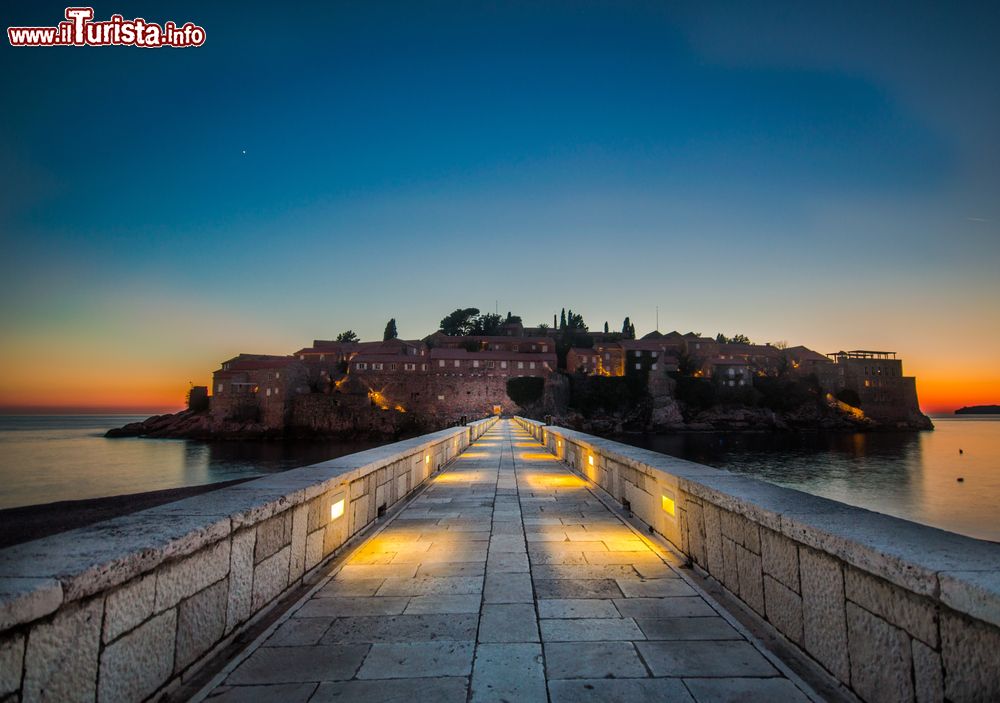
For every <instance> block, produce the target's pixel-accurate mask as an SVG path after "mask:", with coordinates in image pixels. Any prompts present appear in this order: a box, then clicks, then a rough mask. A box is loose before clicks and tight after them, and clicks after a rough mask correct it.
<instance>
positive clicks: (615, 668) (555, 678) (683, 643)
mask: <svg viewBox="0 0 1000 703" xmlns="http://www.w3.org/2000/svg"><path fill="white" fill-rule="evenodd" d="M341 563H342V565H341V566H340V568H339V570H336V571H335V573H334V574H333V576H332V577H331V578H330V580H329V581H328V582H327V583H325V584H324V585H323V586H322V587H321V588H319V590H318V591H317V592H316V593H315V594H314V595H313V596H312V597H311V598H309V599H308V600H306V602H305V603H302V604H300V605H299V606H298V607H297V608H296V609H295V610H294V612H291V613H290V614H289V617H288V618H287V619H286V620H285V621H284V622H282V623H281V624H280V625H278V626H277V627H276V628H275V629H274V631H273V632H272V633H271V635H270V636H269V637H268V638H267V639H266V640H265V641H264V642H263V643H261V644H260V645H258V646H257V647H256V648H253V649H252V650H251V651H249V652H248V653H247V656H246V658H245V659H244V660H243V661H242V662H241V663H240V664H239V665H238V666H236V667H235V668H234V669H233V670H232V671H231V672H230V673H229V674H228V675H227V676H226V677H225V679H224V680H223V681H222V682H221V684H220V685H218V686H216V687H215V688H214V689H213V690H211V691H209V692H208V693H207V695H208V700H211V701H213V702H224V701H281V703H295V702H297V701H308V702H309V703H317V702H321V701H406V702H407V703H413V702H414V701H456V702H458V701H484V702H485V701H510V702H512V703H513V702H515V701H538V702H540V703H549V702H551V703H563V702H569V701H574V702H575V701H583V702H588V701H629V700H637V701H638V700H650V701H652V700H670V701H698V702H704V701H735V700H783V701H788V702H792V703H794V702H795V701H801V700H806V698H805V696H804V694H803V693H802V692H801V691H800V690H799V689H798V688H797V687H796V684H795V683H793V682H792V681H790V680H788V679H786V678H784V677H782V675H781V674H780V672H779V671H778V670H777V669H775V668H774V667H773V666H772V665H771V663H770V662H769V661H768V660H767V658H765V657H764V656H763V654H762V653H761V652H760V651H759V650H758V649H757V645H754V644H752V643H750V642H748V641H747V640H746V639H745V638H744V637H743V635H742V634H740V632H738V631H737V630H736V629H734V628H733V627H732V626H731V625H730V624H729V622H727V620H726V619H725V618H723V617H721V616H720V613H719V612H718V611H717V610H716V607H715V606H713V605H712V604H710V603H709V602H708V601H707V600H705V598H703V597H702V596H701V595H699V594H698V592H696V591H695V590H694V589H693V588H692V587H691V586H690V585H688V583H687V582H686V581H685V580H684V579H682V578H680V575H679V574H678V573H677V571H675V569H674V566H673V565H672V563H671V561H670V559H669V557H667V555H664V554H663V553H662V552H661V551H659V550H658V548H655V547H654V546H653V545H652V544H651V543H649V542H647V541H646V540H645V539H644V538H643V537H642V536H641V535H639V534H638V533H636V532H635V531H633V530H632V528H631V527H630V526H628V525H626V524H625V523H624V522H622V521H621V520H620V519H619V518H618V517H617V516H616V515H615V514H614V513H612V512H610V511H609V510H608V509H607V508H606V507H605V505H604V504H603V503H602V502H601V501H600V500H598V498H597V497H596V496H595V495H594V494H593V493H592V492H591V490H590V488H589V487H588V484H587V483H586V482H585V481H584V480H583V479H581V478H580V477H578V476H576V475H575V474H573V473H571V472H570V471H569V470H568V469H567V468H566V467H565V466H564V465H563V464H561V463H560V462H558V461H556V460H555V458H554V457H553V456H552V455H551V454H548V453H547V452H546V451H545V449H544V448H543V447H542V446H541V445H540V444H539V443H537V442H536V441H535V440H533V439H532V438H531V437H530V436H529V435H528V434H527V433H526V432H524V431H522V430H521V429H520V428H519V427H517V426H516V425H514V424H513V423H512V422H509V421H505V422H500V423H497V425H495V426H494V428H493V429H492V430H491V431H490V432H488V433H487V434H486V435H484V437H483V438H482V439H481V440H480V441H479V442H476V443H475V444H474V445H473V446H472V447H470V449H469V450H468V451H467V452H465V453H464V454H462V455H460V456H458V457H457V458H456V459H455V461H454V462H453V463H452V464H451V465H450V466H449V467H447V468H446V469H445V470H444V471H442V472H441V473H439V474H438V475H436V476H434V477H432V478H431V479H429V481H428V486H427V488H426V490H425V491H424V492H423V493H421V494H419V495H418V496H417V497H416V498H415V499H414V500H412V501H411V502H410V503H409V505H407V506H406V507H405V508H404V509H403V510H402V511H401V512H400V513H398V514H397V515H396V517H395V518H394V519H393V520H392V521H391V522H390V523H389V524H387V525H386V526H385V527H384V529H383V530H382V531H381V532H379V533H378V534H376V535H374V536H373V537H371V538H369V539H368V540H367V541H366V542H365V543H363V544H361V545H359V546H358V547H356V548H355V549H354V551H353V552H352V553H350V554H347V555H345V556H344V558H343V559H342V560H341Z"/></svg>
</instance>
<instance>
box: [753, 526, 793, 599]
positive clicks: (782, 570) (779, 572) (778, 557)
mask: <svg viewBox="0 0 1000 703" xmlns="http://www.w3.org/2000/svg"><path fill="white" fill-rule="evenodd" d="M760 555H761V560H762V563H763V566H764V573H765V574H770V575H771V576H773V577H774V578H775V580H777V581H780V582H781V583H783V584H784V585H785V586H787V587H788V588H790V589H792V590H793V591H795V592H796V593H798V592H799V548H798V546H797V545H796V544H795V542H793V541H792V540H790V539H788V538H787V537H785V536H784V535H783V534H781V533H780V532H775V531H774V530H769V529H768V528H766V527H762V528H761V530H760Z"/></svg>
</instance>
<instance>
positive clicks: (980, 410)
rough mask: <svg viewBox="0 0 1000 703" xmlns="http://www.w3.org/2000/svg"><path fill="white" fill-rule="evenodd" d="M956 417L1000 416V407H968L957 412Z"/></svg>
mask: <svg viewBox="0 0 1000 703" xmlns="http://www.w3.org/2000/svg"><path fill="white" fill-rule="evenodd" d="M955 414H956V415H1000V405H967V406H966V407H964V408H959V409H958V410H956V411H955Z"/></svg>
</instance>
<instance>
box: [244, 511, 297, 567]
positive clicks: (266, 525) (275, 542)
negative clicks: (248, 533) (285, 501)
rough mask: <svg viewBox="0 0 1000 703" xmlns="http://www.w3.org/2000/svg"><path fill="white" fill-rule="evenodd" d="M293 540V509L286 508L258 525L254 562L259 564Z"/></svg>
mask: <svg viewBox="0 0 1000 703" xmlns="http://www.w3.org/2000/svg"><path fill="white" fill-rule="evenodd" d="M291 542H292V511H291V510H285V511H284V512H282V513H279V514H278V515H275V516H274V517H272V518H268V519H267V520H265V521H264V522H262V523H260V524H259V525H258V526H257V545H256V546H255V547H254V553H253V563H254V564H259V563H260V562H262V561H264V560H265V559H267V558H268V557H269V556H271V555H272V554H277V552H278V551H279V550H281V549H283V548H284V547H286V546H287V545H289V544H291Z"/></svg>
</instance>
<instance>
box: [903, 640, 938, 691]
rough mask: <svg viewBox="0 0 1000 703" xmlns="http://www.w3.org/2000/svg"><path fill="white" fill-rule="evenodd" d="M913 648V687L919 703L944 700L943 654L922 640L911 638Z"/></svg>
mask: <svg viewBox="0 0 1000 703" xmlns="http://www.w3.org/2000/svg"><path fill="white" fill-rule="evenodd" d="M910 647H911V649H912V650H913V687H914V693H915V694H916V697H917V703H937V702H938V701H942V700H944V672H943V671H942V670H941V655H940V654H938V653H937V652H935V651H934V650H933V649H931V648H930V647H928V646H927V645H926V644H924V643H923V642H921V641H920V640H910Z"/></svg>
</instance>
